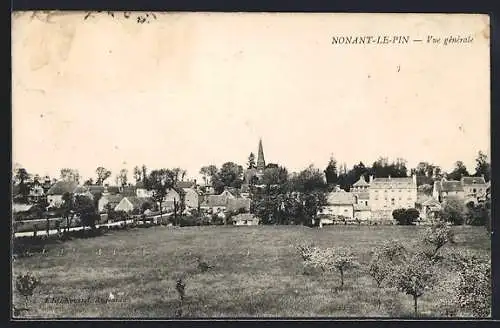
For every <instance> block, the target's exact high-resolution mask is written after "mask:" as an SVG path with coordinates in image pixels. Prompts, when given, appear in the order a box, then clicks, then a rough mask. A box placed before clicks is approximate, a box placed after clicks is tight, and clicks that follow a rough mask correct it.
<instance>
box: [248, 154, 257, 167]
mask: <svg viewBox="0 0 500 328" xmlns="http://www.w3.org/2000/svg"><path fill="white" fill-rule="evenodd" d="M247 168H248V169H253V168H255V155H254V153H250V155H249V156H248V166H247Z"/></svg>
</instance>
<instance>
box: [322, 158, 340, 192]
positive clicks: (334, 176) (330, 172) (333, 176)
mask: <svg viewBox="0 0 500 328" xmlns="http://www.w3.org/2000/svg"><path fill="white" fill-rule="evenodd" d="M324 173H325V177H326V183H327V184H328V185H335V184H337V181H338V172H337V161H336V160H335V158H333V156H332V157H330V161H329V162H328V165H327V166H326V169H325V171H324Z"/></svg>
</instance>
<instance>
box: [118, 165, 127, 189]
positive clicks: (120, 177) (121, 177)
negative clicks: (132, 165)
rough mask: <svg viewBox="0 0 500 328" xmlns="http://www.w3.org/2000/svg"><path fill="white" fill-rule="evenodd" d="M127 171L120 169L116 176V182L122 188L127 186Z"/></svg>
mask: <svg viewBox="0 0 500 328" xmlns="http://www.w3.org/2000/svg"><path fill="white" fill-rule="evenodd" d="M127 174H128V171H127V169H121V170H120V174H119V175H118V180H119V182H120V185H121V186H122V187H124V186H126V185H127V182H128V177H127Z"/></svg>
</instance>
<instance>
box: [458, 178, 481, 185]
mask: <svg viewBox="0 0 500 328" xmlns="http://www.w3.org/2000/svg"><path fill="white" fill-rule="evenodd" d="M461 182H462V184H464V185H476V184H486V181H485V180H484V177H462V179H461Z"/></svg>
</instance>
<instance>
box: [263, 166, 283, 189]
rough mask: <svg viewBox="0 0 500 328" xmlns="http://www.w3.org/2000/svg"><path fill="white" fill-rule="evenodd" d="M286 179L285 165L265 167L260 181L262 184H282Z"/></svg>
mask: <svg viewBox="0 0 500 328" xmlns="http://www.w3.org/2000/svg"><path fill="white" fill-rule="evenodd" d="M287 180H288V171H287V169H286V168H285V167H278V168H266V169H264V172H263V174H262V179H261V182H262V184H264V185H282V184H285V183H286V182H287Z"/></svg>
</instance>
